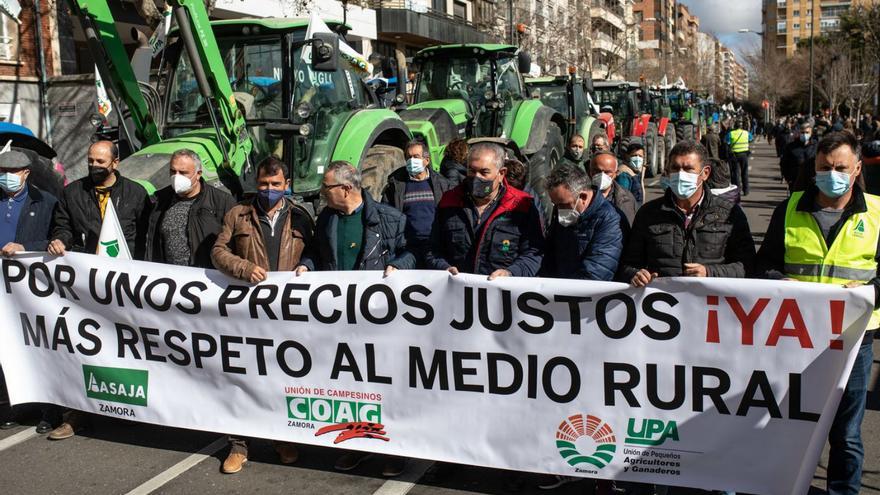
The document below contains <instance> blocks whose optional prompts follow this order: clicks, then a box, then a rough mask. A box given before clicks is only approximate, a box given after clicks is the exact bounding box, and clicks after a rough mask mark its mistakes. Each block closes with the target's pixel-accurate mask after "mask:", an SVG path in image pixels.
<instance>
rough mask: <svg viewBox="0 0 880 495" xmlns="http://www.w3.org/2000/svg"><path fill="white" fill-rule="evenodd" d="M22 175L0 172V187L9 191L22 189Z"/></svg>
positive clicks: (13, 191)
mask: <svg viewBox="0 0 880 495" xmlns="http://www.w3.org/2000/svg"><path fill="white" fill-rule="evenodd" d="M21 186H22V184H21V177H19V176H18V174H10V173H5V174H0V189H3V190H4V191H6V192H8V193H15V192H18V191H19V190H21Z"/></svg>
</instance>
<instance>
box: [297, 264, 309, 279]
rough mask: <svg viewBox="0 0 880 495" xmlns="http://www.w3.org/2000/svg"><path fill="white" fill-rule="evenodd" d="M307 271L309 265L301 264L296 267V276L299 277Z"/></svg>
mask: <svg viewBox="0 0 880 495" xmlns="http://www.w3.org/2000/svg"><path fill="white" fill-rule="evenodd" d="M307 271H309V267H307V266H305V265H299V266H298V267H296V272H295V273H296V276H297V277H299V276H300V275H302V274H303V273H305V272H307Z"/></svg>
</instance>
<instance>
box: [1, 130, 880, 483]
mask: <svg viewBox="0 0 880 495" xmlns="http://www.w3.org/2000/svg"><path fill="white" fill-rule="evenodd" d="M804 126H807V127H804ZM811 126H812V127H811ZM817 126H818V123H813V124H810V123H806V124H801V126H800V132H801V135H806V136H807V139H806V142H810V143H813V144H812V145H811V146H813V152H812V155H810V157H807V156H800V155H798V157H796V158H793V159H792V160H793V161H792V163H794V162H797V166H798V167H799V168H798V171H797V172H798V174H800V175H807V174H806V172H807V171H806V170H804V167H806V166H809V167H812V168H811V170H809V172H810V173H809V174H808V175H811V176H813V177H814V182H812V183H809V184H803V186H802V187H798V185H796V184H795V182H794V181H792V182H790V183H789V185H790V187H791V196H790V198H789V199H787V200H786V201H784V202H783V203H782V204H780V205H779V206H778V207H777V208H776V210H775V211H774V213H773V216H772V219H771V221H770V226H769V228H768V230H767V232H766V235H765V237H764V239H765V240H764V242H763V243H762V244H761V246H760V249H759V250H757V252H756V247H755V243H754V241H753V238H752V233H751V229H750V227H749V222H748V219H747V218H746V215H745V213H744V212H743V210H742V209H741V208H740V206H739V205H738V202H739V196H740V194H742V195H747V194H748V193H749V186H748V162H749V156H748V155H749V149H750V148H749V147H750V144H749V143H751V142H752V141H753V140H754V135H753V134H752V133H751V132H749V131H747V130H745V129H747V128H748V123H747V122H742V121H736V122H733V123H732V124H731V125H730V127H729V128H724V129H723V130H722V129H719V128H717V127H716V128H714V129H712V130H711V132H709V133H708V134H707V136H705V137H704V140H703V143H704V144H700V143H697V142H694V141H681V142H679V143H677V144H676V145H675V146H674V147H673V148H672V149H671V150H670V151H669V156H668V162H667V167H666V170H665V171H664V172H663V175H662V177H661V183H662V185H663V189H664V192H663V194H662V195H661V196H660V197H659V198H657V199H653V200H650V201H646V199H647V196H646V194H645V185H646V184H645V167H644V165H645V148H644V146H643V145H641V144H639V143H633V144H630V145H629V146H628V147H627V148H626V149H624V150H621V153H620V156H618V154H615V153H614V152H613V151H612V150H611V149H610V143H609V142H608V140H607V139H606V138H605V137H604V136H598V137H597V138H596V139H594V140H593V141H592V142H591V143H589V147H587V144H588V143H587V142H586V141H585V139H584V138H583V137H581V136H574V137H573V138H572V139H571V140H570V143H569V146H568V148H567V150H566V153H565V157H564V158H563V160H562V161H561V162H560V163H559V164H558V165H557V166H556V167H555V168H554V169H553V170H552V171H551V172H550V174H549V176H548V177H547V178H546V190H547V195H546V197H545V199H543V201H550V202H551V203H552V208H544V207H543V206H549V205H543V206H542V205H541V203H540V201H542V200H541V199H540V198H538V196H537V195H536V194H534V191H531V190H530V188H529V187H528V186H527V184H528V171H527V169H526V167H524V166H523V164H522V163H521V162H519V161H518V160H516V159H515V158H513V157H511V156H508V153H507V151H506V149H505V148H503V147H502V146H501V145H499V144H496V143H491V142H479V143H475V144H472V145H470V146H468V144H467V143H466V142H464V141H462V140H457V141H456V142H454V143H452V144H450V145H449V147H448V149H447V150H446V158H445V159H444V161H443V163H441V164H440V165H439V166H437V167H435V166H434V165H433V164H432V163H431V161H430V155H429V153H428V149H427V147H426V146H425V144H423V143H421V142H418V141H413V142H410V143H408V144H407V146H406V150H405V158H406V162H405V164H401V166H400V168H399V169H397V170H394V171H393V172H392V173H391V174H390V175H389V177H388V180H387V184H386V185H385V187H384V190H383V191H382V194H381V197H379V198H373V197H372V196H371V195H370V194H369V193H368V192H367V191H366V190H365V189H364V188H363V185H362V178H361V172H360V170H359V168H358V164H353V163H348V162H344V161H335V162H331V163H329V164H328V166H327V167H326V169H325V172H324V174H323V179H322V182H321V197H322V199H323V202H324V204H325V205H326V206H325V207H324V208H323V209H322V210H321V211H320V212H319V214H318V215H317V218H313V217H312V215H311V214H310V212H309V210H307V209H306V208H304V207H303V206H302V205H300V204H298V203H297V202H296V201H294V200H293V199H292V198H291V197H290V196H289V191H290V190H291V187H290V186H291V176H290V170H289V169H288V167H287V165H286V164H285V163H283V162H281V161H280V160H277V159H275V158H267V159H265V160H264V161H262V162H261V163H259V165H258V166H257V170H256V189H257V192H256V194H255V195H254V196H253V197H250V198H247V199H245V200H243V201H241V202H238V203H236V201H235V200H234V199H233V198H232V196H230V195H229V194H228V193H226V192H224V191H222V190H220V189H217V188H215V187H213V186H211V185H209V184H208V183H206V181H205V180H204V179H203V177H202V164H201V160H200V159H199V156H198V155H197V154H196V153H194V152H192V151H189V150H180V151H177V152H176V153H174V154H173V155H172V156H171V159H170V162H169V164H168V173H169V175H170V176H171V185H170V186H168V187H165V188H163V189H160V190H159V191H157V192H156V194H155V195H154V196H153V197H151V196H150V195H148V194H147V192H146V190H145V189H144V188H143V187H141V186H140V185H139V184H138V183H137V182H135V181H132V180H130V179H128V178H126V177H125V176H124V170H120V167H119V157H118V151H117V149H116V146H115V145H114V144H113V143H112V142H108V141H99V142H96V143H94V144H93V145H92V146H91V147H90V149H89V151H88V166H89V173H88V175H87V176H86V177H84V178H82V179H79V180H77V181H75V182H73V183H71V184H69V185H68V186H67V187H66V188H65V189H64V191H63V194H62V195H61V197H60V198H58V199H57V200H56V198H54V197H52V196H51V195H49V194H47V193H46V192H44V191H41V190H39V189H38V188H37V187H36V186H34V185H32V184H29V183H28V181H27V178H28V174H29V163H28V160H27V157H26V156H25V155H23V154H21V153H18V152H16V151H11V152H8V153H5V154H2V155H0V188H2V192H3V195H2V196H3V197H2V198H0V201H2V203H3V206H2V207H0V208H2V209H3V211H5V212H6V214H5V216H4V218H3V220H2V221H0V246H2V254H3V255H7V256H8V255H12V254H15V253H18V252H21V251H34V250H45V251H48V253H50V254H52V255H64V253H65V252H67V251H75V252H83V253H95V252H96V250H97V248H98V238H99V233H100V230H101V223H102V218H103V217H104V213H105V210H106V206H107V205H108V204H109V203H112V204H113V206H114V209H115V211H116V214H117V216H118V218H119V222H120V226H121V228H122V231H123V233H124V235H125V240H126V242H127V244H128V247H129V251H130V252H131V253H132V254H133V256H134V257H135V258H136V259H140V260H146V261H152V262H157V263H166V264H173V265H180V266H191V267H202V268H216V269H217V270H220V271H221V272H223V273H225V274H226V275H228V276H230V277H233V278H236V279H239V280H242V281H245V282H248V283H259V282H261V281H263V280H265V279H266V278H267V274H268V273H269V272H274V271H286V272H295V273H296V274H297V275H300V274H302V273H305V272H309V271H345V270H381V271H383V272H384V275H385V276H393V275H392V274H393V272H395V271H397V270H414V269H415V270H418V269H428V270H445V271H448V272H449V273H450V274H451V275H452V276H456V275H458V274H460V273H470V274H478V275H483V276H486V277H488V279H489V280H494V279H499V278H503V277H541V276H544V277H558V278H569V279H578V280H597V281H612V280H616V281H621V282H626V283H629V284H631V285H633V286H635V287H644V286H646V285H649V284H651V283H652V281H654V280H656V279H657V278H661V277H682V276H683V277H727V278H746V277H751V278H764V279H777V280H802V281H813V282H823V283H833V284H840V285H846V286H847V287H853V286H857V285H862V284H873V285H874V287H875V289H877V288H880V279H878V278H877V274H878V261H877V260H878V251H880V249H878V245H877V244H878V239H880V238H878V232H880V198H877V197H875V196H872V195H869V194H866V193H865V190H864V185H863V184H861V183H860V180H859V179H860V177H861V171H862V168H861V161H860V153H861V144H860V143H859V141H858V140H857V138H856V135H855V134H854V133H853V132H850V131H848V130H847V129H845V128H844V129H841V130H840V131H835V130H834V128H833V126H831V127H830V128H829V129H828V132H827V133H825V134H824V135H823V136H822V138H821V140H818V141H816V138H817V137H818V136H817V135H814V134H813V133H812V132H811V129H813V128H815V127H817ZM725 127H726V126H725ZM784 127H785V128H786V129H788V130H791V126H790V125H788V124H786V125H785V126H784ZM872 132H873V133H875V134H876V126H875V129H874V130H873V131H872ZM783 135H786V133H784V132H783V131H782V130H780V132H779V133H777V134H776V135H775V136H774V137H775V139H776V142H777V146H778V144H779V143H780V141H783V139H784V138H783V137H782V136H783ZM799 142H803V139H801V140H800V141H799ZM790 144H791V143H786V144H785V146H783V151H782V152H780V155H781V156H782V157H783V162H786V158H785V156H786V153H787V154H788V155H796V152H795V150H793V149H791V150H790V149H789V148H790V147H791V146H790ZM808 158H809V159H808ZM786 163H787V165H784V166H783V174H782V175H783V176H784V177H786V181H788V177H790V176H791V174H790V173H788V174H787V173H786V171H785V170H786V169H785V167H786V166H791V164H790V163H788V162H786ZM732 193H733V194H732ZM544 211H552V214H550V215H549V217H547V218H545V214H544ZM859 222H862V223H864V224H867V225H868V226H869V228H870V229H872V230H868V232H870V234H869V235H868V236H866V237H867V238H865V237H859V238H856V237H854V236H850V235H847V233H848V232H849V231H850V230H851V229H853V228H854V226H855V225H857V224H858V223H859ZM828 246H831V247H830V248H829V247H828ZM829 267H830V268H832V269H831V270H829ZM878 301H880V298H878ZM878 314H880V313H874V315H873V317H872V319H871V326H869V330H874V329H876V328H877V327H878V325H880V318H878V317H877V315H878ZM867 335H868V336H867V337H866V338H865V340H864V342H863V344H862V346H861V348H860V349H859V351H858V358H857V360H856V364H855V366H854V368H853V371H852V374H851V376H850V379H849V383H848V385H847V388H846V392H845V394H844V397H843V399H842V400H841V403H840V408H839V409H838V411H837V415H836V417H835V419H834V425H833V426H832V429H831V434H830V436H829V441H830V444H831V457H830V459H831V460H830V463H829V467H828V487H829V492H830V493H858V491H859V486H860V485H859V484H860V479H861V466H862V460H863V457H864V451H863V448H862V442H861V437H860V424H861V420H862V417H863V415H864V410H865V402H866V391H867V381H868V376H869V370H870V366H871V362H872V350H871V349H872V347H871V341H872V340H873V333H872V332H869V333H868V334H867ZM43 413H44V414H43V418H42V421H41V422H40V424H39V425H38V431H40V432H42V433H48V434H49V438H50V439H53V440H62V439H65V438H70V437H72V436H74V435H75V434H76V433H77V432H78V431H80V430H81V429H82V428H84V427H85V426H86V424H87V417H86V415H84V414H82V413H77V412H75V411H71V412H68V413H67V414H65V416H64V417H63V418H62V417H61V414H60V411H59V410H58V409H57V408H55V407H48V406H47V407H45V408H44V409H43ZM10 424H13V423H12V422H11V420H10V421H9V422H7V423H5V425H4V426H8V425H10ZM229 443H230V450H229V453H228V456H227V457H226V459H225V461H224V462H223V464H222V471H223V472H225V473H235V472H238V471H239V470H241V468H242V465H243V464H244V463H245V462H247V458H248V440H247V439H244V438H237V437H232V438H230V440H229ZM275 448H276V451H277V452H278V454H279V457H280V459H281V462H283V463H293V462H296V460H297V458H298V450H297V447H296V445H293V444H290V443H283V442H278V443H276V444H275ZM365 455H366V454H364V453H360V452H345V453H343V455H342V456H341V457H340V458H339V459H338V461H337V462H336V468H337V469H339V470H343V471H345V470H351V469H354V468H355V467H356V466H358V464H359V463H360V462H361V461H362V460H363V459H364V456H365ZM404 464H405V460H404V459H402V458H397V457H388V458H386V459H385V467H384V469H383V474H384V475H386V476H396V475H398V474H400V473H401V472H402V471H403V469H404ZM551 486H553V485H552V484H551ZM601 486H604V487H607V486H608V485H605V484H603V485H601Z"/></svg>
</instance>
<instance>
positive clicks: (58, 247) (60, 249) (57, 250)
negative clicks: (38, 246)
mask: <svg viewBox="0 0 880 495" xmlns="http://www.w3.org/2000/svg"><path fill="white" fill-rule="evenodd" d="M65 249H66V247H65V246H64V243H63V242H61V240H60V239H52V242H50V243H49V247H48V249H47V251H49V254H54V255H55V256H64V250H65Z"/></svg>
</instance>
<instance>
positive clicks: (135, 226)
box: [51, 171, 151, 260]
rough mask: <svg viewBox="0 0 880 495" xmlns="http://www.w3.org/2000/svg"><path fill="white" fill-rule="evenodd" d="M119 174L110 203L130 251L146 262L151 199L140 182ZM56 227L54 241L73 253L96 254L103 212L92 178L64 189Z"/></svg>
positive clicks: (57, 208)
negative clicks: (57, 241)
mask: <svg viewBox="0 0 880 495" xmlns="http://www.w3.org/2000/svg"><path fill="white" fill-rule="evenodd" d="M114 173H115V174H116V183H115V184H113V186H112V187H111V188H110V200H111V201H112V202H113V207H114V209H115V210H116V215H117V216H118V217H119V225H120V226H121V227H122V233H123V234H124V235H125V241H126V243H127V244H128V250H129V252H130V253H131V254H132V256H134V258H135V259H137V260H142V259H144V251H145V249H144V248H145V246H146V240H147V226H148V224H149V220H150V208H151V203H150V196H149V195H148V194H147V191H146V189H144V188H143V186H141V185H140V184H138V183H137V182H135V181H133V180H131V179H126V178H125V177H122V176H121V175H119V172H118V171H117V172H114ZM54 221H55V226H54V228H53V229H52V236H51V239H58V240H60V241H61V242H63V243H64V246H65V247H66V249H67V250H69V251H75V252H80V253H90V254H95V253H96V252H97V251H98V236H99V235H100V233H101V210H100V207H99V206H98V198H97V197H96V196H95V186H94V185H93V184H92V181H91V179H89V178H88V177H83V178H82V179H79V180H77V181H75V182H72V183H70V184H68V185H67V187H65V188H64V192H63V193H62V194H61V200H60V201H59V202H58V206H57V207H56V208H55V215H54Z"/></svg>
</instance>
